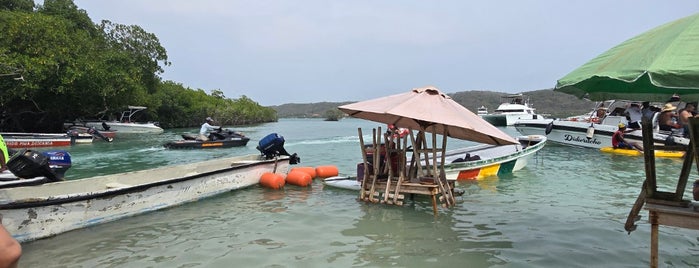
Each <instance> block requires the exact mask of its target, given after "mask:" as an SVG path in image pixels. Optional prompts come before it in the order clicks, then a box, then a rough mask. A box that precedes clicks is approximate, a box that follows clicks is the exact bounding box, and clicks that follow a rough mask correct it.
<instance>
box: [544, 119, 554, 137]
mask: <svg viewBox="0 0 699 268" xmlns="http://www.w3.org/2000/svg"><path fill="white" fill-rule="evenodd" d="M551 130H553V121H551V122H550V123H549V124H548V125H546V135H548V134H549V133H551Z"/></svg>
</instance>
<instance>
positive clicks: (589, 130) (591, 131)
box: [587, 125, 595, 139]
mask: <svg viewBox="0 0 699 268" xmlns="http://www.w3.org/2000/svg"><path fill="white" fill-rule="evenodd" d="M594 136H595V127H594V126H592V125H590V127H588V128H587V138H588V139H592V137H594Z"/></svg>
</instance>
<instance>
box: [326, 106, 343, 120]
mask: <svg viewBox="0 0 699 268" xmlns="http://www.w3.org/2000/svg"><path fill="white" fill-rule="evenodd" d="M343 114H344V113H343V112H342V111H340V109H337V108H335V109H328V110H327V111H325V115H324V116H325V121H338V120H340V118H342V116H343Z"/></svg>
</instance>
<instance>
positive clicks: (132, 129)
mask: <svg viewBox="0 0 699 268" xmlns="http://www.w3.org/2000/svg"><path fill="white" fill-rule="evenodd" d="M128 108H129V109H128V110H126V111H123V112H122V113H121V118H120V119H119V121H87V122H84V124H85V126H87V127H94V128H96V129H98V130H100V131H103V130H105V131H106V130H108V131H115V132H116V135H117V136H119V135H120V134H161V133H163V132H164V130H163V128H161V127H160V126H159V125H158V123H156V122H145V123H144V122H134V121H133V120H132V119H133V116H134V114H136V113H138V112H140V111H143V110H146V109H147V107H144V106H129V107H128Z"/></svg>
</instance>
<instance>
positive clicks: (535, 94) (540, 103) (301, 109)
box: [270, 89, 595, 118]
mask: <svg viewBox="0 0 699 268" xmlns="http://www.w3.org/2000/svg"><path fill="white" fill-rule="evenodd" d="M509 94H511V93H505V92H493V91H462V92H456V93H451V94H448V95H449V96H451V97H452V99H454V101H456V102H458V103H459V104H461V105H462V106H464V107H466V108H467V109H469V110H471V111H472V112H474V113H475V112H476V110H477V109H478V107H481V106H485V107H486V108H488V111H489V112H492V111H494V110H495V109H497V107H498V106H499V105H500V103H501V101H502V100H501V97H502V96H505V95H509ZM522 94H524V95H525V96H528V97H529V101H530V103H531V105H532V106H533V107H534V108H536V111H537V113H538V114H546V115H549V116H550V117H567V116H571V115H579V114H584V113H587V112H589V111H590V110H592V109H593V108H594V106H595V102H592V101H589V100H581V99H578V98H577V97H574V96H572V95H568V94H565V93H560V92H557V91H553V90H552V89H542V90H536V91H528V92H522ZM353 102H356V101H346V102H318V103H288V104H282V105H278V106H270V108H272V109H274V110H275V111H277V115H278V116H279V117H280V118H323V117H324V114H325V112H326V111H328V110H331V109H337V107H338V106H340V105H345V104H348V103H353Z"/></svg>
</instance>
